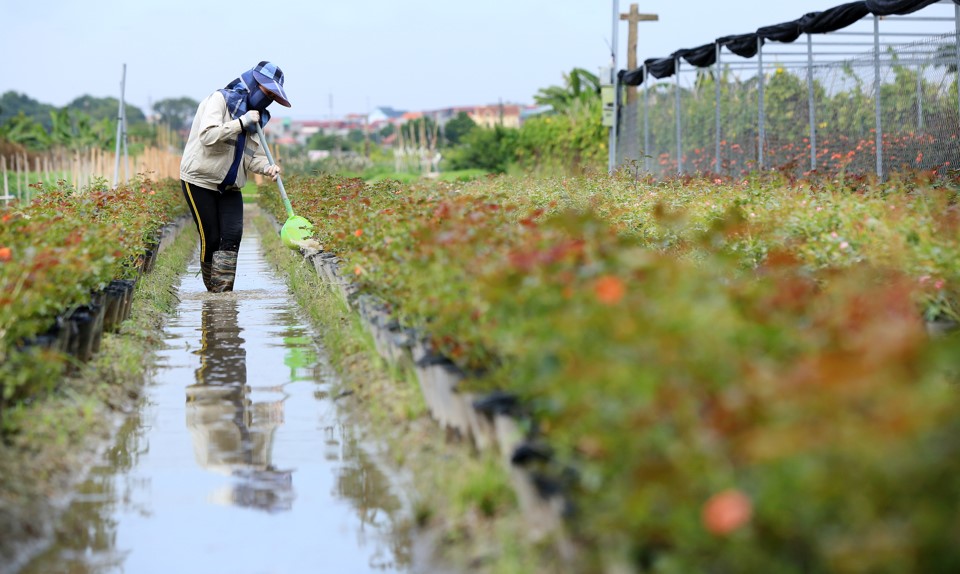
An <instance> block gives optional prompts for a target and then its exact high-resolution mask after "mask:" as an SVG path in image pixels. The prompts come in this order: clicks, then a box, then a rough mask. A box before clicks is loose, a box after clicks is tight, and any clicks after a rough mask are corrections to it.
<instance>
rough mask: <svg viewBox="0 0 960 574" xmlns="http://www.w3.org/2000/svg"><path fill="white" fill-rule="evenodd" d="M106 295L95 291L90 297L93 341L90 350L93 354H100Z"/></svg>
mask: <svg viewBox="0 0 960 574" xmlns="http://www.w3.org/2000/svg"><path fill="white" fill-rule="evenodd" d="M106 299H107V297H106V294H105V293H104V292H103V291H96V292H94V293H92V294H91V296H90V309H91V310H92V311H93V313H94V325H93V340H92V341H91V344H90V349H91V352H92V353H93V354H97V353H99V352H100V341H102V340H103V320H104V317H105V316H106V311H107V306H106Z"/></svg>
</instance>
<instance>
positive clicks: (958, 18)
mask: <svg viewBox="0 0 960 574" xmlns="http://www.w3.org/2000/svg"><path fill="white" fill-rule="evenodd" d="M953 10H954V12H953V21H954V26H955V27H956V29H957V37H956V41H955V42H954V46H953V48H954V50H955V51H956V54H955V55H956V57H957V105H958V110H960V4H957V5H956V6H954V8H953Z"/></svg>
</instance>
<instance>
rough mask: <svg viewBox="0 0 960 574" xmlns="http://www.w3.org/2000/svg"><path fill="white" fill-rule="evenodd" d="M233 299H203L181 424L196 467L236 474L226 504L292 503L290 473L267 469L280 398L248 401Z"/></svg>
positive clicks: (277, 507)
mask: <svg viewBox="0 0 960 574" xmlns="http://www.w3.org/2000/svg"><path fill="white" fill-rule="evenodd" d="M237 315H238V308H237V302H236V301H230V300H210V299H208V300H205V301H204V302H203V310H202V315H201V317H202V333H201V335H200V337H201V338H200V342H201V346H200V350H199V351H196V353H197V354H198V355H200V368H198V369H197V371H196V373H197V382H196V384H194V385H191V386H189V387H187V408H186V416H187V428H188V429H189V430H190V434H191V435H192V436H193V447H194V454H195V456H196V459H197V463H198V464H200V466H202V467H204V468H206V469H208V470H212V471H214V472H221V473H224V474H229V475H232V476H234V477H237V478H238V479H239V480H238V482H237V483H236V484H235V485H234V487H233V488H232V489H231V490H230V492H229V493H228V495H227V496H226V497H224V498H226V502H229V503H232V504H236V505H239V506H249V507H254V508H259V509H261V510H267V511H270V512H275V511H281V510H289V509H290V508H291V506H292V503H293V485H292V477H291V472H290V471H280V470H277V469H275V468H273V465H272V463H271V460H270V459H271V451H272V448H273V434H274V431H275V430H276V428H277V426H279V425H280V424H281V423H282V422H283V401H282V400H280V401H274V402H269V403H264V402H261V403H253V402H252V401H251V400H250V398H249V393H250V387H248V386H247V367H246V351H245V349H244V347H243V343H244V340H243V338H242V337H241V336H240V335H241V332H242V329H241V328H240V326H239V324H238V323H237Z"/></svg>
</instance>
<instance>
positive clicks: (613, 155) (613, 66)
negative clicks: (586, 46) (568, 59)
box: [607, 0, 620, 175]
mask: <svg viewBox="0 0 960 574" xmlns="http://www.w3.org/2000/svg"><path fill="white" fill-rule="evenodd" d="M619 29H620V0H613V34H612V36H613V42H612V44H611V49H610V52H611V54H610V59H611V63H610V75H611V76H612V77H611V78H610V80H611V82H612V83H613V94H614V96H613V125H612V126H610V143H609V144H608V147H609V148H610V149H609V150H608V151H609V157H608V160H607V163H608V164H609V165H608V171H609V173H610V174H611V175H612V174H613V173H614V172H615V171H616V170H617V132H618V129H617V128H618V127H619V126H618V125H617V124H618V123H620V107H619V106H620V102H619V101H618V100H619V95H620V93H619V92H620V78H619V74H617V50H618V48H619V39H618V35H617V32H618V31H619Z"/></svg>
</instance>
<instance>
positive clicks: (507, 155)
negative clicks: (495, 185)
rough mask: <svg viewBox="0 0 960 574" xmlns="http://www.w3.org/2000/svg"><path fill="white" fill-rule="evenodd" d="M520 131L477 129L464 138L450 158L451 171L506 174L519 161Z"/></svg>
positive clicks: (497, 127)
mask: <svg viewBox="0 0 960 574" xmlns="http://www.w3.org/2000/svg"><path fill="white" fill-rule="evenodd" d="M518 136H519V130H517V129H515V128H505V127H502V126H495V127H494V128H492V129H490V128H477V129H474V130H471V131H470V133H469V134H467V135H466V136H465V137H464V138H463V145H461V146H460V147H458V148H457V149H456V150H454V152H455V153H453V154H451V157H450V169H472V168H478V169H485V170H487V171H492V172H496V173H504V172H506V171H507V167H508V166H509V165H510V164H511V163H512V162H514V161H515V160H516V159H517V141H518Z"/></svg>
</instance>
